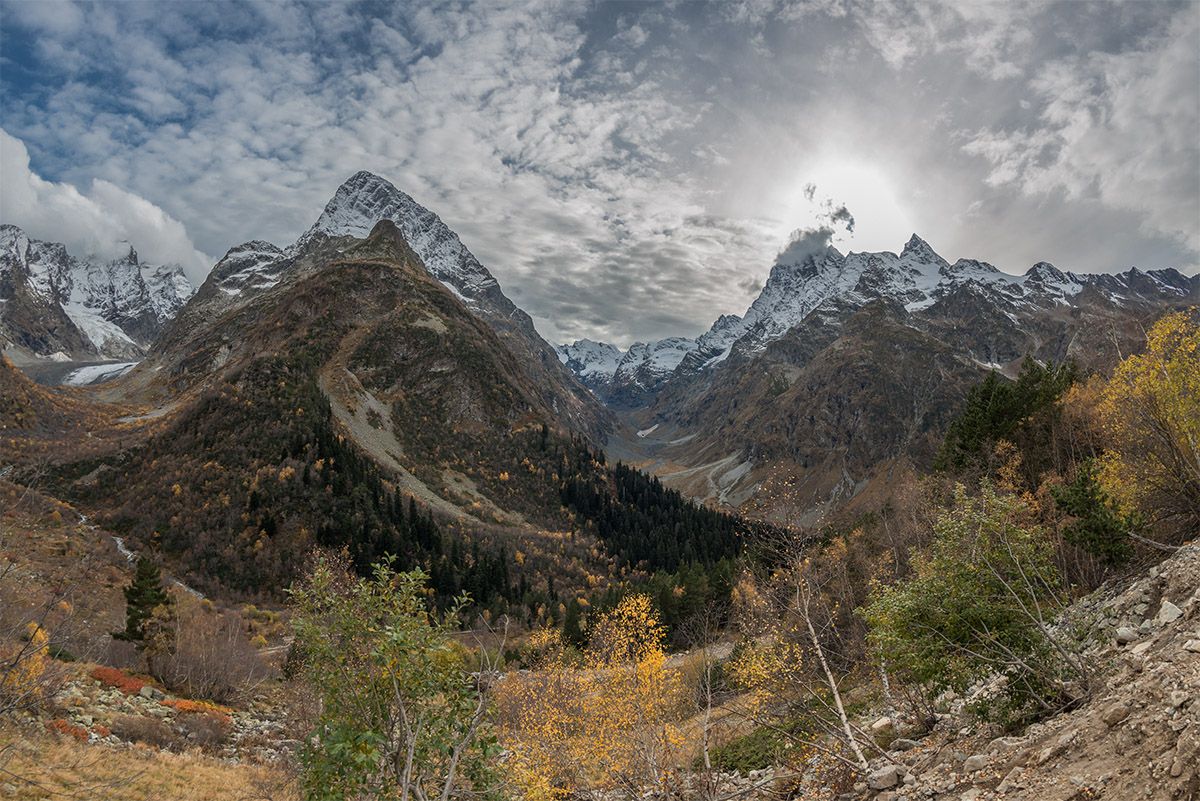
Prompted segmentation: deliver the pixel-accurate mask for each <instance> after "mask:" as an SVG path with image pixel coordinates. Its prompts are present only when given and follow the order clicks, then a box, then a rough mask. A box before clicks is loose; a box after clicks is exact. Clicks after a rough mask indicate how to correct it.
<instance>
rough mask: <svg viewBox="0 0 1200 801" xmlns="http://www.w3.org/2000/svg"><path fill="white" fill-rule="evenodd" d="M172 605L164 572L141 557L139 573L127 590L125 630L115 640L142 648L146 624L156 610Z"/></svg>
mask: <svg viewBox="0 0 1200 801" xmlns="http://www.w3.org/2000/svg"><path fill="white" fill-rule="evenodd" d="M170 603H171V596H170V595H168V594H167V588H166V587H164V586H163V581H162V571H160V570H159V569H158V565H156V564H154V562H151V561H150V560H149V559H147V558H146V557H144V556H139V557H138V561H137V572H136V573H135V574H134V576H133V581H132V582H130V584H129V586H128V587H126V588H125V630H124V631H118V632H115V633H114V634H113V638H114V639H117V640H127V641H129V642H135V643H138V644H139V647H140V646H141V645H142V643H143V642H144V641H145V639H146V632H145V629H144V628H143V626H144V625H145V622H146V621H147V620H148V619H149V618H150V616H151V615H153V614H154V610H155V608H157V607H159V606H164V605H170Z"/></svg>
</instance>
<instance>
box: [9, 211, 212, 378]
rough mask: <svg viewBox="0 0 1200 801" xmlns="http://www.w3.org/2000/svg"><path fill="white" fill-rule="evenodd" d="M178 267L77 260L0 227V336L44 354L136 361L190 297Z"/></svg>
mask: <svg viewBox="0 0 1200 801" xmlns="http://www.w3.org/2000/svg"><path fill="white" fill-rule="evenodd" d="M192 293H193V288H192V286H191V284H190V283H189V282H188V280H187V277H186V276H185V275H184V273H183V269H182V268H181V267H179V266H178V265H166V266H158V265H151V264H143V263H142V262H141V261H139V259H138V255H137V252H136V251H135V250H134V249H133V248H132V247H131V248H130V249H129V253H128V254H127V255H126V256H124V257H123V258H120V259H114V260H112V261H101V260H98V259H96V258H95V257H88V258H85V259H78V258H75V257H74V256H72V255H71V254H69V253H68V252H67V249H66V248H65V247H64V246H63V245H60V244H57V243H54V242H41V241H39V240H36V239H30V238H29V237H28V236H26V234H25V232H24V231H22V230H21V229H20V228H17V227H16V226H13V225H0V336H3V338H4V339H5V341H6V342H8V343H10V344H11V345H14V346H16V347H18V348H21V349H24V350H25V351H28V353H29V354H31V355H34V356H37V357H42V358H48V357H55V356H57V358H72V359H79V360H87V359H97V358H112V359H136V358H139V357H140V356H141V355H142V354H143V353H144V352H145V350H146V349H147V348H148V347H149V346H150V344H151V343H152V342H153V341H154V339H155V338H156V337H157V336H158V335H159V333H160V332H161V331H162V330H163V327H164V325H165V324H166V323H167V321H169V320H170V319H171V318H172V317H174V315H175V313H176V312H177V311H178V310H179V309H180V308H181V307H182V306H183V305H184V304H185V303H186V302H187V300H188V298H190V297H191V296H192Z"/></svg>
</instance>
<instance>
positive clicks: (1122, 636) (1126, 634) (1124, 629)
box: [1117, 626, 1138, 645]
mask: <svg viewBox="0 0 1200 801" xmlns="http://www.w3.org/2000/svg"><path fill="white" fill-rule="evenodd" d="M1137 638H1138V633H1137V631H1136V630H1135V629H1132V628H1130V627H1129V626H1121V627H1120V628H1119V629H1117V642H1119V643H1121V645H1127V644H1128V643H1131V642H1134V641H1135V640H1137Z"/></svg>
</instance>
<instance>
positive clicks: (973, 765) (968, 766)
mask: <svg viewBox="0 0 1200 801" xmlns="http://www.w3.org/2000/svg"><path fill="white" fill-rule="evenodd" d="M990 759H991V757H989V756H988V755H987V754H976V755H975V756H972V757H967V761H966V762H964V763H963V770H964V771H966V772H967V773H974V772H975V771H977V770H983V769H984V768H986V767H987V763H988V761H989V760H990Z"/></svg>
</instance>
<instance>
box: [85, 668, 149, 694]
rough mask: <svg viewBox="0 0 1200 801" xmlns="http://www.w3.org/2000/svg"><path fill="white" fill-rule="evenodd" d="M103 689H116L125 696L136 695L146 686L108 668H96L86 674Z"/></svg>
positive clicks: (144, 683) (140, 681)
mask: <svg viewBox="0 0 1200 801" xmlns="http://www.w3.org/2000/svg"><path fill="white" fill-rule="evenodd" d="M88 675H89V676H91V677H92V678H93V679H95V680H96V681H98V682H100V683H101V684H103V685H104V686H105V687H116V688H117V689H118V690H120V691H121V692H123V693H125V694H126V695H137V694H138V693H139V692H141V689H142V688H143V687H145V686H146V682H144V681H142V680H141V679H138V678H134V677H133V676H126V675H125V674H124V673H123V672H122V671H120V670H117V669H116V668H110V667H96V668H92V671H91V672H90V673H88Z"/></svg>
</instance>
